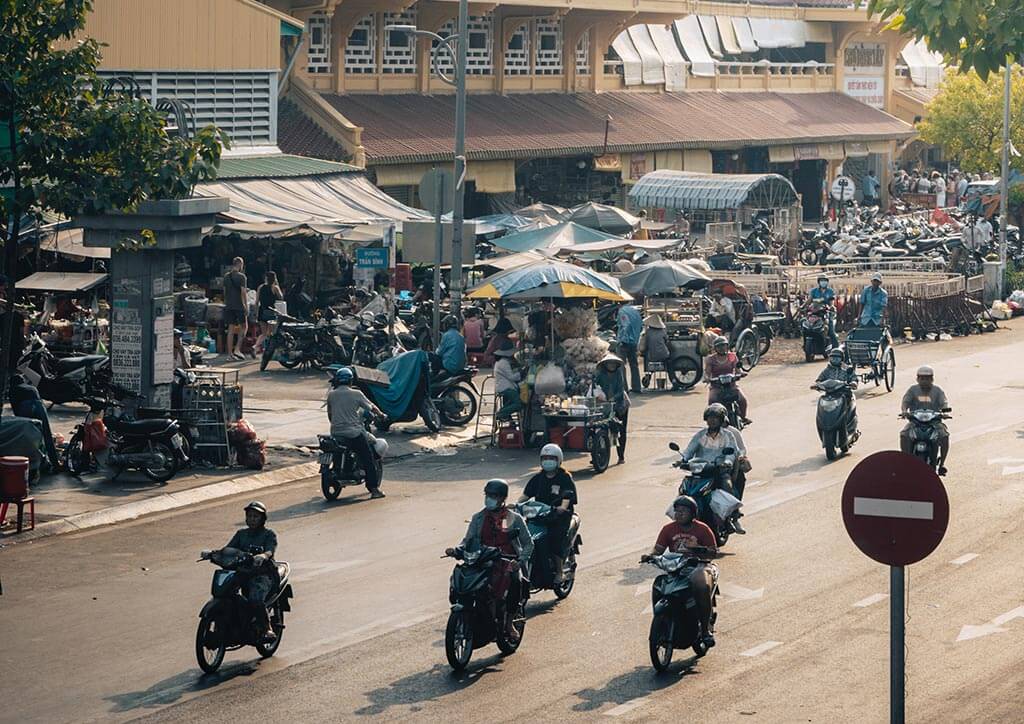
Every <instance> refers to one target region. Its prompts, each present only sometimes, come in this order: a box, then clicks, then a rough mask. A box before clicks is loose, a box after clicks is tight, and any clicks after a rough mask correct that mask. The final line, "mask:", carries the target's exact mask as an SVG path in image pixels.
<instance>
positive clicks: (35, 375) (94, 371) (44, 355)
mask: <svg viewBox="0 0 1024 724" xmlns="http://www.w3.org/2000/svg"><path fill="white" fill-rule="evenodd" d="M18 372H20V373H21V375H22V376H23V377H24V378H25V379H26V380H28V382H29V384H30V385H32V386H33V387H35V388H36V390H38V392H39V396H40V397H41V398H43V399H44V400H46V401H47V402H52V403H54V404H57V405H63V404H65V403H68V402H86V401H88V399H89V398H92V397H97V396H99V395H102V394H103V389H104V387H105V386H106V385H107V384H109V382H110V378H111V370H110V357H108V356H107V355H103V354H87V355H81V356H78V357H63V358H57V357H55V356H54V355H53V353H51V352H50V350H49V349H48V348H47V347H46V343H45V342H44V341H43V340H42V339H40V338H39V336H38V335H33V336H32V339H31V341H30V343H29V347H28V349H27V350H26V351H25V353H24V354H23V355H22V356H21V358H20V359H19V360H18Z"/></svg>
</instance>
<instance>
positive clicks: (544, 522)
mask: <svg viewBox="0 0 1024 724" xmlns="http://www.w3.org/2000/svg"><path fill="white" fill-rule="evenodd" d="M516 508H517V510H518V511H519V514H520V515H521V516H523V518H524V519H525V520H526V527H527V528H528V529H529V531H530V536H531V537H532V538H533V544H534V545H533V556H532V557H531V559H530V593H531V594H533V593H539V592H540V591H543V590H550V591H553V592H554V594H555V596H557V597H558V598H559V599H563V598H567V597H568V596H569V594H570V593H572V588H573V585H575V583H576V556H577V555H578V554H579V552H580V546H582V545H583V538H582V537H580V534H579V531H580V517H579V516H578V515H576V513H575V512H574V513H573V514H572V520H571V521H570V522H569V530H568V533H567V534H566V535H567V539H568V540H569V547H568V550H569V553H568V555H567V556H566V557H565V560H564V561H563V562H562V582H561V583H558V584H556V583H555V582H554V564H555V560H556V559H555V558H554V557H553V556H552V555H551V549H552V548H553V547H554V546H557V545H558V544H559V541H549V540H548V539H549V537H550V536H549V533H550V531H551V529H550V527H549V525H548V523H549V522H550V521H551V519H552V518H553V517H554V516H555V515H560V514H556V513H555V512H554V509H553V508H552V507H551V506H550V505H546V504H545V503H541V502H540V501H538V500H530V501H527V502H526V503H522V504H521V505H518V506H516Z"/></svg>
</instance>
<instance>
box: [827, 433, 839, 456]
mask: <svg viewBox="0 0 1024 724" xmlns="http://www.w3.org/2000/svg"><path fill="white" fill-rule="evenodd" d="M837 436H838V433H837V432H836V431H835V430H829V431H827V432H826V433H825V457H826V458H827V459H828V461H829V462H831V461H833V460H835V459H836V458H837V457H839V455H838V453H837V448H838V447H839V445H838V443H837V442H836V437H837Z"/></svg>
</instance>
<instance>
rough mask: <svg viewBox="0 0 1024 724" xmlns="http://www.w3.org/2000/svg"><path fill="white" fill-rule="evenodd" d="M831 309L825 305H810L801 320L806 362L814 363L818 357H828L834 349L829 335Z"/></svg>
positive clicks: (805, 309) (801, 334)
mask: <svg viewBox="0 0 1024 724" xmlns="http://www.w3.org/2000/svg"><path fill="white" fill-rule="evenodd" d="M828 315H829V308H828V307H827V306H826V305H824V304H809V305H807V306H806V307H805V308H804V310H803V315H802V317H801V319H800V336H801V337H802V338H803V347H804V361H805V362H813V361H814V358H815V357H817V356H821V357H826V356H827V355H828V351H829V349H831V348H832V340H831V339H829V335H828Z"/></svg>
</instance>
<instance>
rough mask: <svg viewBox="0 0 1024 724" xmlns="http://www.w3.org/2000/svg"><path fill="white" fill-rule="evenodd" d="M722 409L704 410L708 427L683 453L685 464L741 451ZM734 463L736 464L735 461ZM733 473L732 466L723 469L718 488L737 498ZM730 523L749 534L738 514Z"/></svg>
mask: <svg viewBox="0 0 1024 724" xmlns="http://www.w3.org/2000/svg"><path fill="white" fill-rule="evenodd" d="M722 409H723V406H722V405H716V404H712V405H708V407H707V408H706V409H705V410H704V422H705V423H707V427H706V428H705V429H703V430H700V431H699V432H697V434H696V435H694V436H693V438H692V439H691V440H690V444H689V445H687V446H686V449H685V450H684V451H683V452H682V458H683V462H684V463H688V462H690V460H692V459H693V458H700V459H702V460H709V461H710V460H717V459H718V458H719V457H720V456H721V455H723V454H724V451H725V449H726V448H731V449H732V450H733V455H735V454H736V452H737V451H738V450H739V449H740V443H739V441H738V440H737V439H736V436H735V435H734V434H732V433H731V432H729V431H728V430H726V429H725V418H726V416H725V415H724V414H723V413H722ZM732 462H733V463H735V459H733V461H732ZM731 471H732V465H730V466H728V467H727V468H723V469H722V471H721V473H720V474H719V478H718V487H719V488H721V489H722V490H724V491H725V492H727V493H729V494H730V495H734V496H735V495H736V492H735V490H734V489H733V485H732V473H731ZM728 522H729V523H730V524H731V525H732V527H733V529H734V530H735V531H736V532H737V533H739V534H740V535H744V534H745V533H746V532H747V531H746V530H744V528H743V526H742V525H740V522H739V515H738V514H733V516H732V517H731V518H730V519H729V521H728Z"/></svg>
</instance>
